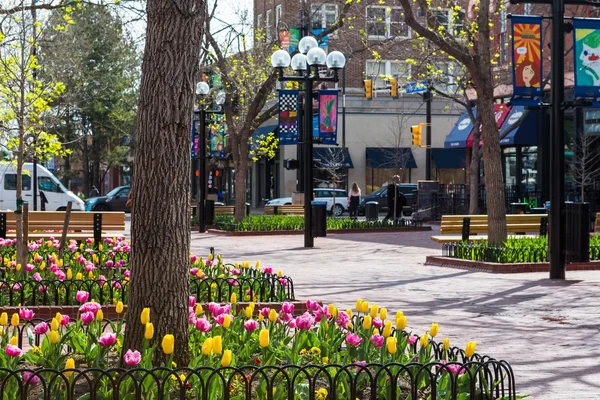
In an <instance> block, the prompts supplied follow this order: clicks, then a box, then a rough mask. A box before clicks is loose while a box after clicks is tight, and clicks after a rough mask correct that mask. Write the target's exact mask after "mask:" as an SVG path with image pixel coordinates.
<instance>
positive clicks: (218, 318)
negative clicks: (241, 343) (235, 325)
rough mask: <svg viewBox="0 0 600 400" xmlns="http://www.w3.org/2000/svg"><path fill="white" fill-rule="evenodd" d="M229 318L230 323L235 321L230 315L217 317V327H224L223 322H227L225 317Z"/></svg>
mask: <svg viewBox="0 0 600 400" xmlns="http://www.w3.org/2000/svg"><path fill="white" fill-rule="evenodd" d="M226 315H227V316H229V321H233V316H232V315H229V314H221V315H219V316H218V317H217V325H219V326H221V325H223V321H225V316H226Z"/></svg>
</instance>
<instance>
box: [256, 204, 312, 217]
mask: <svg viewBox="0 0 600 400" xmlns="http://www.w3.org/2000/svg"><path fill="white" fill-rule="evenodd" d="M265 215H304V206H294V205H287V206H265Z"/></svg>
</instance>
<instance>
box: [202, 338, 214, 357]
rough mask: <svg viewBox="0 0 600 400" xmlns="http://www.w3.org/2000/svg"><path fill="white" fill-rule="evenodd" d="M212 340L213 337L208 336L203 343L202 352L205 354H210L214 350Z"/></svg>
mask: <svg viewBox="0 0 600 400" xmlns="http://www.w3.org/2000/svg"><path fill="white" fill-rule="evenodd" d="M212 342H213V340H212V338H208V339H206V340H205V341H204V343H203V344H202V354H204V355H205V356H207V355H209V354H210V352H211V351H212Z"/></svg>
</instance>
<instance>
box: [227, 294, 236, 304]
mask: <svg viewBox="0 0 600 400" xmlns="http://www.w3.org/2000/svg"><path fill="white" fill-rule="evenodd" d="M229 302H230V303H231V304H236V303H237V295H236V294H235V293H231V298H230V299H229Z"/></svg>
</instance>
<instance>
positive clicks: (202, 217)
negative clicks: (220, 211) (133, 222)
mask: <svg viewBox="0 0 600 400" xmlns="http://www.w3.org/2000/svg"><path fill="white" fill-rule="evenodd" d="M209 92H210V87H209V86H208V83H206V82H199V83H198V85H197V86H196V94H197V95H198V96H206V95H208V94H209ZM225 97H226V95H225V92H224V91H219V92H218V93H217V94H216V95H215V99H214V100H215V103H216V104H217V106H218V109H217V110H207V109H205V108H204V107H201V108H200V109H199V110H198V111H195V112H194V113H195V114H197V115H198V122H199V128H198V135H199V138H198V154H197V155H196V157H197V158H198V159H199V160H200V168H199V170H200V171H199V173H198V174H199V178H200V179H199V181H200V182H199V183H200V184H199V185H198V186H199V187H198V190H199V194H200V196H199V199H198V219H199V226H200V227H199V229H198V231H199V232H200V233H204V232H206V208H207V205H206V192H207V187H206V186H207V185H206V114H223V111H222V105H223V104H224V103H225Z"/></svg>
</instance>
